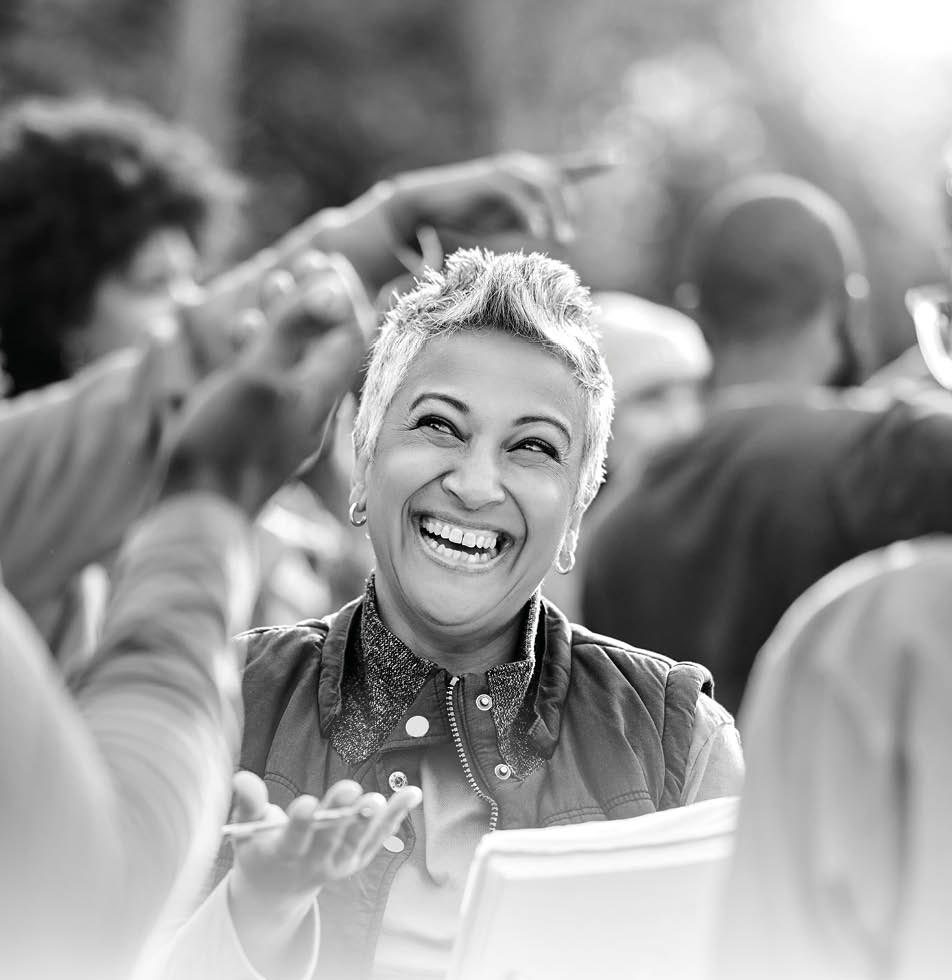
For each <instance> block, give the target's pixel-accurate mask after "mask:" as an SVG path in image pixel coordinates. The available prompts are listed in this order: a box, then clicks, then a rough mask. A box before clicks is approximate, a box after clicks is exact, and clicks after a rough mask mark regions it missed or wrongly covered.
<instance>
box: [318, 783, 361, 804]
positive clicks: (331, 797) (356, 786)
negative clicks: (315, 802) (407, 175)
mask: <svg viewBox="0 0 952 980" xmlns="http://www.w3.org/2000/svg"><path fill="white" fill-rule="evenodd" d="M363 795H364V788H363V786H361V785H360V783H358V782H356V781H355V780H353V779H341V780H340V781H338V782H336V783H334V785H333V786H331V788H330V789H329V790H328V791H327V792H326V793H325V794H324V796H323V798H322V799H321V808H322V809H325V810H331V809H334V808H336V807H340V806H350V805H351V804H352V803H356V802H357V800H359V799H360V797H361V796H363Z"/></svg>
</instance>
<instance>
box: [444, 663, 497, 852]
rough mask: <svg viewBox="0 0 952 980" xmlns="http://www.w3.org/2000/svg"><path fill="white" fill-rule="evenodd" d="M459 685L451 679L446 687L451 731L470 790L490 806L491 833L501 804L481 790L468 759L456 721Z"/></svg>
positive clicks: (447, 710)
mask: <svg viewBox="0 0 952 980" xmlns="http://www.w3.org/2000/svg"><path fill="white" fill-rule="evenodd" d="M458 683H459V678H458V677H451V678H450V682H449V684H447V685H446V714H447V716H448V718H449V720H450V731H451V732H452V734H453V744H454V745H455V746H456V754H457V755H458V756H459V761H460V765H461V766H462V767H463V775H465V776H466V782H467V783H469V786H470V789H471V790H472V791H473V792H474V793H475V794H476V795H477V796H478V797H479V798H480V799H481V800H482V801H483V802H484V803H488V804H489V832H490V833H492V832H493V831H494V830H495V829H496V824H497V823H498V821H499V804H498V803H497V802H496V801H495V800H494V799H493V798H492V797H491V796H489V795H488V794H487V793H484V792H483V790H482V789H481V788H480V785H479V783H478V782H476V777H475V776H474V775H473V770H472V767H471V766H470V764H469V759H467V758H466V749H465V748H464V747H463V737H462V735H461V734H460V730H459V723H458V722H457V720H456V707H455V706H454V704H453V692H454V691H455V690H456V685H457V684H458Z"/></svg>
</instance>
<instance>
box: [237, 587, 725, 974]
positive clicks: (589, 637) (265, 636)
mask: <svg viewBox="0 0 952 980" xmlns="http://www.w3.org/2000/svg"><path fill="white" fill-rule="evenodd" d="M363 602H364V600H356V601H355V602H352V603H350V604H349V605H347V606H345V607H344V608H343V609H342V610H340V611H339V612H338V613H336V614H334V615H333V616H331V617H329V618H328V619H326V620H320V621H319V620H313V621H308V622H305V623H301V624H298V625H297V626H291V627H277V628H270V629H260V630H254V631H252V632H251V633H249V634H246V642H247V645H248V657H249V660H248V666H247V669H246V673H245V681H244V702H245V710H246V721H245V737H244V745H243V748H242V753H241V766H242V767H243V768H246V769H250V770H251V771H253V772H256V773H258V774H259V775H260V776H262V777H263V778H264V780H265V782H266V783H267V785H268V790H269V794H270V797H271V800H272V802H274V803H277V804H278V805H280V806H282V807H286V806H287V805H288V804H289V803H290V802H291V800H292V799H294V798H295V797H296V796H298V795H300V794H302V793H311V794H314V795H315V796H318V797H320V796H322V795H323V794H324V792H325V791H326V789H327V788H328V787H329V786H330V785H331V784H332V783H334V782H336V781H337V780H339V779H344V778H349V779H355V780H357V781H358V782H359V783H361V785H362V786H363V787H364V788H365V790H367V791H376V792H382V793H384V794H385V795H386V794H389V792H390V791H391V789H394V788H397V786H398V785H402V784H403V783H404V782H409V783H416V782H417V779H416V774H417V773H418V772H419V765H420V758H421V754H422V752H424V751H425V750H426V748H427V746H429V745H433V744H436V743H437V742H439V741H441V740H443V741H445V740H446V739H454V740H455V741H456V747H457V751H458V753H460V754H461V765H462V766H463V769H464V772H467V775H468V777H469V778H470V780H471V785H473V788H474V792H476V793H477V795H478V796H480V797H481V798H483V799H484V800H485V801H486V807H487V830H490V829H492V827H493V826H498V827H499V828H522V827H546V826H555V825H559V824H573V823H581V822H583V821H589V820H606V819H618V818H623V817H634V816H638V815H640V814H644V813H649V812H652V811H654V810H658V809H663V808H667V807H669V806H674V805H677V802H678V800H679V798H680V794H681V789H682V784H683V780H684V776H685V764H686V761H687V755H688V749H689V746H690V740H691V734H692V726H693V721H694V712H695V708H696V705H697V701H698V698H699V696H700V694H701V692H702V691H703V692H704V693H707V694H710V693H711V692H712V687H713V685H712V681H711V677H710V674H709V673H708V672H707V671H706V670H705V669H704V668H702V667H699V666H698V665H696V664H675V663H674V662H673V661H671V660H669V659H668V658H666V657H662V656H659V655H657V654H654V653H648V652H646V651H643V650H635V649H633V648H631V647H628V646H626V645H624V644H620V643H618V642H616V641H614V640H609V639H608V638H606V637H601V636H596V635H594V634H592V633H589V632H587V631H586V630H583V629H581V628H580V627H578V626H574V625H570V624H569V623H568V622H567V621H566V620H565V618H564V617H563V616H562V614H561V613H560V612H559V611H558V610H557V609H556V608H555V607H554V606H551V605H548V604H547V603H544V602H543V603H542V604H541V606H539V607H538V609H539V612H538V628H537V629H536V631H535V634H534V636H535V640H534V650H535V665H534V670H533V676H532V679H531V682H530V684H529V687H528V692H527V694H526V696H525V699H524V701H523V704H522V710H523V713H524V720H525V725H524V726H522V728H521V731H523V732H524V735H525V740H524V741H525V744H522V745H515V744H510V743H509V742H508V741H506V740H499V739H497V738H496V730H495V728H494V724H493V717H494V716H493V712H492V711H489V710H485V709H480V708H479V707H477V703H479V702H480V695H482V701H481V703H482V704H483V705H485V704H486V699H485V696H486V693H487V692H486V690H485V687H484V686H483V687H481V685H485V680H484V678H483V677H481V676H480V675H468V674H467V675H463V676H462V677H461V678H459V679H458V680H455V681H454V680H453V679H452V678H451V676H450V675H449V674H448V673H447V672H446V671H445V670H443V669H441V668H436V669H435V670H434V671H433V672H432V674H431V676H429V677H428V678H427V680H426V682H425V683H424V684H423V687H422V688H421V689H420V690H419V693H418V694H417V695H416V696H415V698H414V700H413V702H412V704H411V706H410V708H409V709H408V710H407V712H406V714H405V715H404V716H403V717H402V718H401V719H400V720H399V721H398V722H397V723H396V724H395V725H394V726H393V729H392V731H390V733H389V734H388V735H386V736H384V737H383V738H381V739H380V740H379V744H376V745H375V746H374V748H373V751H371V752H370V753H369V754H368V755H365V757H360V756H361V755H362V754H363V753H361V752H360V751H358V752H357V757H355V756H354V749H355V744H356V743H355V740H354V739H352V738H351V737H350V736H349V735H346V736H345V738H344V740H343V741H342V738H341V732H340V727H341V725H342V724H343V722H342V714H341V712H342V705H343V698H342V688H343V687H345V686H346V684H347V683H348V680H347V669H346V668H347V664H348V659H351V660H353V657H354V651H355V649H356V648H357V645H359V644H360V642H361V640H360V636H361V631H360V619H361V610H362V606H363ZM535 608H536V606H534V605H531V606H530V609H535ZM417 715H422V716H423V717H425V718H426V719H427V720H428V721H429V728H428V730H427V731H426V733H425V734H424V735H422V736H419V735H416V736H412V735H409V734H408V733H407V731H406V729H405V721H406V718H407V717H412V716H417ZM454 728H455V733H454ZM348 740H349V741H348ZM364 751H366V746H365V750H364ZM345 757H347V758H349V760H350V761H346V760H345ZM463 757H465V761H464V758H463ZM467 770H468V771H467ZM500 771H502V772H503V776H500ZM425 805H426V803H425V801H424V806H425ZM399 843H402V845H403V846H402V849H398V850H395V851H391V850H386V849H383V850H381V851H380V853H379V854H378V855H377V857H376V858H374V860H373V861H372V862H371V863H370V865H368V867H367V868H365V870H364V871H362V872H360V873H359V874H357V875H355V876H353V877H352V878H349V879H346V880H343V881H339V882H336V883H334V884H331V885H327V886H325V887H324V888H323V889H322V891H321V893H320V899H319V901H320V908H321V936H322V939H321V951H320V963H319V968H318V975H319V976H321V977H322V978H323V977H346V978H348V980H351V978H356V977H361V976H366V975H368V974H369V972H370V969H371V967H372V963H373V957H374V950H375V947H376V941H377V936H378V934H379V930H380V924H381V921H382V918H383V913H384V909H385V907H386V900H387V894H388V891H389V887H390V883H391V882H392V881H393V878H394V876H395V874H396V873H397V871H398V869H399V867H400V865H401V864H402V863H403V861H405V860H406V859H407V857H408V856H409V855H410V853H411V850H412V848H413V845H414V836H413V828H412V826H411V823H410V821H409V820H407V821H405V822H404V824H403V826H402V827H401V829H400V842H399ZM399 843H398V848H399ZM227 863H228V858H227V857H225V858H223V860H222V861H221V862H220V865H219V869H218V871H219V874H220V875H223V874H224V872H225V870H226V869H227Z"/></svg>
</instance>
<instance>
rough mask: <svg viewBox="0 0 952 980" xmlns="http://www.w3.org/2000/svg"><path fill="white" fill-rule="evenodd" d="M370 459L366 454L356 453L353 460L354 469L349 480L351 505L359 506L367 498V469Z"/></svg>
mask: <svg viewBox="0 0 952 980" xmlns="http://www.w3.org/2000/svg"><path fill="white" fill-rule="evenodd" d="M369 465H370V459H369V457H368V456H367V454H366V453H358V455H357V458H356V459H355V460H354V469H353V473H352V475H351V478H350V500H349V502H350V503H351V504H359V503H361V502H362V501H365V500H366V498H367V468H368V467H369Z"/></svg>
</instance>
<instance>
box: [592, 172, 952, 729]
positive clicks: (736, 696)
mask: <svg viewBox="0 0 952 980" xmlns="http://www.w3.org/2000/svg"><path fill="white" fill-rule="evenodd" d="M686 272H687V290H686V291H687V293H688V294H689V295H690V296H691V297H693V299H694V300H695V301H696V302H695V303H694V304H693V306H694V311H695V315H696V316H697V319H698V322H699V324H700V326H701V328H702V330H703V331H704V334H705V337H706V339H707V341H708V343H709V344H710V346H711V349H712V353H713V356H714V379H715V383H716V384H717V386H718V388H719V390H718V392H717V395H716V397H715V399H714V401H713V403H712V406H711V411H710V414H709V417H708V420H707V422H706V423H705V425H704V427H703V428H702V430H701V431H700V432H699V433H698V434H697V435H695V436H693V437H691V438H689V439H686V440H684V441H682V442H681V443H678V444H677V445H675V446H672V447H670V448H669V449H668V450H667V451H665V452H663V453H662V454H661V455H660V456H659V457H658V458H657V459H656V460H655V461H654V462H653V463H652V464H651V465H649V467H648V469H647V471H646V472H645V474H644V475H643V477H642V479H641V481H640V482H639V484H638V485H637V486H636V487H635V488H634V489H633V490H632V491H631V492H629V493H628V494H627V495H626V497H625V498H624V499H623V500H620V501H618V502H617V503H616V504H615V506H614V508H613V509H612V511H611V513H608V514H605V515H604V517H603V519H602V520H601V521H600V522H599V526H598V527H597V528H596V529H595V530H594V533H593V535H592V538H591V549H590V552H589V558H588V561H587V564H586V568H585V569H584V575H585V584H584V594H583V602H582V610H583V616H582V619H583V622H585V624H586V625H587V626H589V627H591V628H592V629H595V630H597V631H600V632H605V633H610V634H612V635H614V636H619V637H621V638H623V639H625V640H628V641H629V642H631V643H634V644H637V645H639V646H647V647H650V648H652V649H656V650H660V651H661V652H663V653H666V654H668V655H670V656H673V657H677V658H679V659H693V660H698V661H700V662H701V663H703V664H705V665H706V666H708V667H710V668H711V669H712V671H713V672H714V674H715V676H716V677H717V679H718V695H719V700H721V701H722V702H723V703H724V705H725V706H726V707H728V708H729V709H730V710H736V709H737V707H738V704H739V701H740V696H741V694H742V692H743V689H744V685H745V683H746V678H747V673H748V671H749V669H750V665H751V663H752V662H753V659H754V656H755V654H756V653H757V650H758V649H759V647H760V646H761V644H762V643H763V642H764V641H765V640H766V638H767V636H768V635H769V634H770V632H771V630H772V629H773V627H774V626H775V625H776V623H777V621H778V620H779V618H780V616H781V615H782V614H783V612H784V611H785V610H786V608H787V607H788V606H789V605H790V603H791V602H793V600H794V599H796V598H797V597H798V596H799V595H800V594H801V593H802V592H803V590H804V589H805V588H807V587H808V586H809V585H811V584H812V583H813V582H815V581H816V580H817V579H818V578H820V577H821V576H822V575H824V574H825V573H826V572H828V571H830V570H832V569H833V568H835V567H836V566H837V565H839V564H840V563H842V562H843V561H845V560H847V559H848V558H851V557H853V556H855V555H857V554H860V553H862V552H864V551H867V550H869V549H871V548H875V547H879V546H881V545H884V544H887V543H889V542H891V541H894V540H897V539H901V538H907V537H914V536H917V535H921V534H926V533H930V532H935V531H948V530H949V528H950V526H952V503H950V501H952V494H950V491H952V412H947V411H946V406H945V403H944V400H943V401H942V402H941V403H939V404H938V405H933V406H932V407H930V408H926V407H925V406H920V405H914V404H911V403H906V402H902V401H897V400H895V398H893V397H892V396H891V395H888V394H885V393H880V394H877V393H875V392H861V391H857V390H855V389H854V390H853V391H851V392H850V393H848V394H846V393H844V392H842V391H837V390H835V389H834V388H833V387H832V386H833V385H840V384H843V383H848V382H852V381H855V366H856V359H855V345H854V343H853V341H854V338H855V337H856V335H857V332H858V331H860V330H862V329H863V313H864V310H863V298H864V296H865V285H866V284H865V279H864V278H863V274H862V256H861V254H860V252H859V246H858V244H857V242H856V239H855V235H854V233H853V230H852V227H851V225H850V223H849V219H848V218H847V217H846V215H845V213H844V212H843V211H842V209H840V208H839V207H838V205H836V203H835V202H834V201H832V200H831V199H829V198H828V197H827V196H826V195H824V194H823V193H822V192H820V191H819V190H818V189H817V188H814V187H812V186H810V185H808V184H805V183H803V182H802V181H797V180H794V179H792V178H783V177H781V178H757V179H753V180H747V181H743V182H740V183H739V184H737V185H734V186H732V187H729V188H727V189H726V190H725V191H723V192H721V193H720V194H719V195H717V196H715V198H714V199H713V200H712V202H711V203H710V205H709V206H708V207H707V208H706V209H705V211H704V213H702V216H701V218H700V220H699V222H698V225H697V228H696V231H695V235H694V239H693V242H692V246H691V247H690V248H689V250H688V261H687V263H686Z"/></svg>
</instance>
